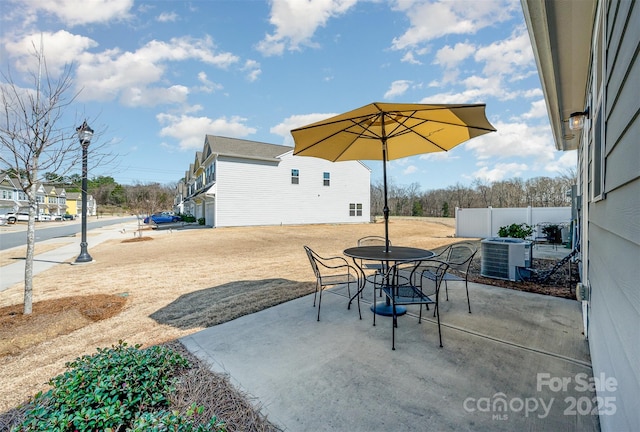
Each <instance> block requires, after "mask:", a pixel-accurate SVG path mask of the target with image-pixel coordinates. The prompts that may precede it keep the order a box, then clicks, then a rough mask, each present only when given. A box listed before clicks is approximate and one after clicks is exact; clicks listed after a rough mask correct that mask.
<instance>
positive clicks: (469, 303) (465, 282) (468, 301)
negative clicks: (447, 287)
mask: <svg viewBox="0 0 640 432" xmlns="http://www.w3.org/2000/svg"><path fill="white" fill-rule="evenodd" d="M464 287H465V289H466V290H467V306H469V313H471V301H470V300H469V284H468V282H467V279H466V278H465V280H464Z"/></svg>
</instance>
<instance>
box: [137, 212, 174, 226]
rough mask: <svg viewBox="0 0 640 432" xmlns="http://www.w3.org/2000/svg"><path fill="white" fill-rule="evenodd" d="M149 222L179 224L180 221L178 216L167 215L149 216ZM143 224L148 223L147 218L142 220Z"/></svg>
mask: <svg viewBox="0 0 640 432" xmlns="http://www.w3.org/2000/svg"><path fill="white" fill-rule="evenodd" d="M151 221H152V222H153V223H154V224H162V223H173V222H179V221H180V216H176V215H169V214H153V215H151ZM143 222H144V223H146V224H148V223H149V216H147V217H146V218H144V221H143Z"/></svg>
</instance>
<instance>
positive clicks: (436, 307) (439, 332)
mask: <svg viewBox="0 0 640 432" xmlns="http://www.w3.org/2000/svg"><path fill="white" fill-rule="evenodd" d="M434 309H435V310H436V311H437V310H438V304H437V303H436V306H435V308H434ZM436 315H437V317H438V337H439V338H440V348H442V346H443V345H442V330H441V329H440V312H439V311H438V313H437V314H436Z"/></svg>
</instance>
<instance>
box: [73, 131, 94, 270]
mask: <svg viewBox="0 0 640 432" xmlns="http://www.w3.org/2000/svg"><path fill="white" fill-rule="evenodd" d="M76 132H78V139H79V140H80V145H81V146H82V240H81V241H80V255H78V258H76V261H75V262H76V263H78V264H83V263H90V262H92V261H93V258H91V255H89V252H87V150H88V148H89V144H90V143H91V137H92V136H93V129H91V128H90V127H89V125H88V124H87V121H86V120H85V121H84V123H82V126H79V127H78V128H76Z"/></svg>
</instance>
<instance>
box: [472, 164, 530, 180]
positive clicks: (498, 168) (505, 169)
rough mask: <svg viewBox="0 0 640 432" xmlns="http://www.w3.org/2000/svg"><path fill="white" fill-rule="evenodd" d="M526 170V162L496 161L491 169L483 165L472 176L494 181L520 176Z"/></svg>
mask: <svg viewBox="0 0 640 432" xmlns="http://www.w3.org/2000/svg"><path fill="white" fill-rule="evenodd" d="M527 170H528V166H527V165H526V164H519V163H498V164H496V165H495V166H494V168H493V169H489V167H486V166H483V167H482V168H480V169H479V170H477V171H475V172H474V173H473V178H479V179H481V180H486V181H488V182H496V181H500V180H503V179H505V178H512V177H520V176H521V175H522V174H523V173H524V172H525V171H527Z"/></svg>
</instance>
